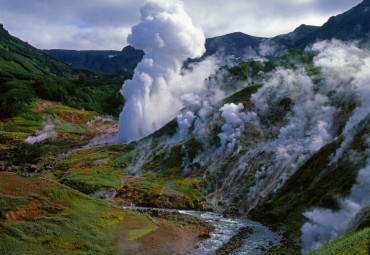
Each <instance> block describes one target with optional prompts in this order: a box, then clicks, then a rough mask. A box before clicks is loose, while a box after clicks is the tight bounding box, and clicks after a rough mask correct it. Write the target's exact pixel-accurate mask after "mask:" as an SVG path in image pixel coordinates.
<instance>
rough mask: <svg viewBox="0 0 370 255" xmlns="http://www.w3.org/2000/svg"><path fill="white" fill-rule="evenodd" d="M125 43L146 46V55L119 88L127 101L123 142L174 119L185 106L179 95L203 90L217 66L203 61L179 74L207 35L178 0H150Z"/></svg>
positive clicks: (121, 125) (122, 123)
mask: <svg viewBox="0 0 370 255" xmlns="http://www.w3.org/2000/svg"><path fill="white" fill-rule="evenodd" d="M127 42H128V43H129V44H130V45H132V46H133V47H135V48H138V49H142V50H144V52H145V56H144V58H143V60H142V61H141V62H140V63H139V64H138V66H137V68H136V69H135V73H134V77H133V79H132V80H130V81H127V82H126V83H125V84H124V85H123V88H122V91H121V93H122V95H123V96H124V97H125V98H126V104H125V107H124V109H123V111H122V112H121V114H120V123H119V140H120V141H124V142H129V141H132V140H137V139H139V138H141V137H143V136H146V135H148V134H150V133H152V132H153V131H155V130H156V129H158V128H160V127H161V126H162V125H163V124H165V123H166V122H168V121H169V120H171V119H172V118H174V117H176V115H177V114H178V112H179V110H180V109H181V108H182V107H183V102H182V100H181V96H184V95H186V94H189V95H195V94H197V93H198V92H199V91H200V90H202V89H204V87H203V81H204V80H205V78H207V77H208V76H209V75H210V74H212V73H213V72H214V71H215V70H216V65H215V63H214V62H213V61H211V60H206V61H204V62H202V63H200V64H198V65H193V66H191V68H190V69H189V70H185V71H183V72H181V68H182V66H183V63H184V61H185V60H186V59H187V58H197V57H200V56H201V55H202V54H203V53H204V52H205V47H204V44H205V37H204V35H203V33H202V31H201V30H200V29H198V28H196V27H194V26H193V24H192V21H191V18H190V17H189V16H188V14H187V13H186V12H185V10H184V6H183V3H182V2H181V1H179V0H171V1H170V0H148V1H147V2H146V3H145V4H144V6H143V7H142V8H141V22H140V23H139V24H138V25H135V26H134V27H132V29H131V34H130V35H129V36H128V38H127ZM191 70H193V71H191Z"/></svg>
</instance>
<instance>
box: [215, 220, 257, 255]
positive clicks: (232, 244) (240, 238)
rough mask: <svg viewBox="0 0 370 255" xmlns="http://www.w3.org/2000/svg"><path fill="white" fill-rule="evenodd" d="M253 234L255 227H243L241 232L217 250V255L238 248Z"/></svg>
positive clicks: (224, 254)
mask: <svg viewBox="0 0 370 255" xmlns="http://www.w3.org/2000/svg"><path fill="white" fill-rule="evenodd" d="M251 234H253V228H251V227H248V226H247V227H242V228H241V229H240V230H239V232H238V233H237V234H236V235H235V236H233V237H232V238H231V239H230V240H229V242H227V243H225V244H224V245H223V246H222V247H221V248H219V249H218V250H217V251H216V255H226V254H229V253H231V252H232V251H234V250H236V249H238V248H239V247H241V246H242V245H243V242H244V239H246V238H247V237H248V236H250V235H251Z"/></svg>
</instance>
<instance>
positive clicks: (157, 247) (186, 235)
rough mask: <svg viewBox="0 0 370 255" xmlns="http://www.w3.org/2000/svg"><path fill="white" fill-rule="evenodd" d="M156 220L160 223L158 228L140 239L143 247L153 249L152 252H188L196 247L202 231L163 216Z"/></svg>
mask: <svg viewBox="0 0 370 255" xmlns="http://www.w3.org/2000/svg"><path fill="white" fill-rule="evenodd" d="M155 221H156V222H158V223H159V225H158V229H157V230H156V231H153V232H151V233H149V234H147V235H145V236H143V237H142V238H141V239H140V241H141V243H142V244H143V247H144V248H145V249H150V250H151V251H153V253H152V254H179V255H180V254H187V253H188V252H190V251H191V250H193V249H194V248H195V247H196V243H197V242H198V241H199V236H200V233H201V232H199V231H196V230H191V229H187V228H183V227H179V226H177V225H175V224H174V223H171V222H168V221H166V220H164V219H161V218H155Z"/></svg>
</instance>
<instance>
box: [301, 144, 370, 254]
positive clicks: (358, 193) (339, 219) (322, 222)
mask: <svg viewBox="0 0 370 255" xmlns="http://www.w3.org/2000/svg"><path fill="white" fill-rule="evenodd" d="M367 143H368V146H370V139H368V141H367ZM366 153H367V155H369V153H370V150H368V151H367V152H366ZM356 182H357V183H356V184H355V185H353V187H352V189H351V194H350V196H349V197H348V198H346V199H344V200H342V201H341V209H340V210H339V211H333V210H330V209H323V208H316V209H314V210H312V211H308V212H305V213H304V216H306V217H307V218H308V219H310V222H307V223H305V224H304V225H303V227H302V229H301V230H302V242H303V250H302V252H303V253H308V252H310V251H312V250H315V249H318V248H320V247H321V246H322V245H324V244H325V243H326V242H328V241H331V240H335V239H336V238H337V237H339V236H341V235H343V234H344V233H345V232H346V230H348V228H349V227H350V226H351V223H352V221H353V220H354V219H355V217H356V215H357V214H358V213H359V212H360V211H361V209H362V208H364V207H366V206H369V205H370V200H369V198H370V158H368V160H367V165H366V167H364V168H363V169H361V170H360V171H359V173H358V176H357V180H356Z"/></svg>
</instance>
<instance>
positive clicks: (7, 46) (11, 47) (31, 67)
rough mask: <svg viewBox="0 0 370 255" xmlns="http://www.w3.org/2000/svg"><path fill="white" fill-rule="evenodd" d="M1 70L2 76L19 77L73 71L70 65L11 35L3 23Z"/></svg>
mask: <svg viewBox="0 0 370 255" xmlns="http://www.w3.org/2000/svg"><path fill="white" fill-rule="evenodd" d="M0 70H1V74H2V76H5V77H9V76H13V75H15V76H17V77H19V78H25V77H24V76H25V75H26V74H27V73H32V74H33V75H39V76H40V75H51V74H54V75H61V76H67V74H68V73H71V69H70V68H69V67H68V65H66V64H64V63H62V62H60V61H57V60H56V59H54V58H52V57H50V56H48V55H47V54H44V53H42V52H41V51H39V50H38V49H36V48H34V47H32V46H31V45H29V44H28V43H26V42H23V41H21V40H19V39H18V38H16V37H14V36H11V35H10V34H9V33H8V31H7V30H5V29H4V27H3V25H0ZM26 76H27V75H26Z"/></svg>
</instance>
